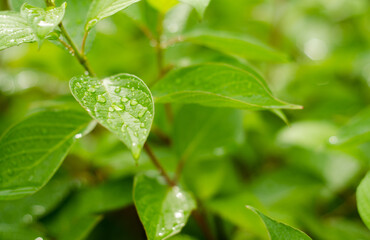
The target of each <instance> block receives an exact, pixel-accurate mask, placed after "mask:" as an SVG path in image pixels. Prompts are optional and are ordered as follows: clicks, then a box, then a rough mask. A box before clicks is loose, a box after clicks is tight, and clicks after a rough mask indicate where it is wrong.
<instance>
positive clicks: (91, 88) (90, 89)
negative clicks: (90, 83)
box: [87, 87, 95, 92]
mask: <svg viewBox="0 0 370 240" xmlns="http://www.w3.org/2000/svg"><path fill="white" fill-rule="evenodd" d="M87 91H89V92H95V88H93V87H89V89H87Z"/></svg>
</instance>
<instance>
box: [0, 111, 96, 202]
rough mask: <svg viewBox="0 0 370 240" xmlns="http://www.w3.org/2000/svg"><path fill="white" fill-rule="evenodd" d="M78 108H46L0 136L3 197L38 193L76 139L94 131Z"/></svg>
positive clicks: (0, 170)
mask: <svg viewBox="0 0 370 240" xmlns="http://www.w3.org/2000/svg"><path fill="white" fill-rule="evenodd" d="M90 123H91V118H90V117H89V116H88V115H87V114H85V113H83V112H80V111H76V110H45V111H41V112H38V113H35V114H33V115H31V116H29V117H28V118H26V119H25V120H23V121H21V122H20V123H18V124H16V125H14V126H13V127H11V128H10V129H9V130H8V131H7V132H5V134H4V135H3V136H2V137H1V138H0V200H7V199H16V198H21V197H24V196H26V195H29V194H32V193H35V192H36V191H38V190H39V189H40V188H41V187H43V186H44V185H45V184H46V183H47V182H48V181H49V180H50V178H51V177H52V176H53V175H54V173H55V172H56V170H57V169H58V168H59V166H60V164H61V163H62V162H63V160H64V158H65V156H66V155H67V153H68V151H69V149H70V147H71V146H72V144H73V143H74V142H75V140H76V139H78V138H81V137H82V136H83V135H84V134H86V133H87V132H88V131H89V130H91V129H92V128H91V125H89V124H90Z"/></svg>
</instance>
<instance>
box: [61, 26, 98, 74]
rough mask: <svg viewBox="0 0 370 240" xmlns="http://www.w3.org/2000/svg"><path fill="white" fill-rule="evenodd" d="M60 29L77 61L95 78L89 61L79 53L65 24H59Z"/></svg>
mask: <svg viewBox="0 0 370 240" xmlns="http://www.w3.org/2000/svg"><path fill="white" fill-rule="evenodd" d="M59 28H60V30H61V31H62V34H63V36H64V38H65V39H66V40H67V42H68V43H69V45H70V46H71V48H72V49H73V52H72V55H74V56H75V57H76V58H77V60H78V61H79V63H80V64H81V65H82V66H83V68H84V69H85V70H86V71H87V72H88V73H89V75H90V76H95V73H94V72H93V70H92V69H91V67H90V65H89V63H88V61H87V59H86V56H85V55H82V54H81V53H80V52H79V51H78V48H77V46H76V44H75V43H74V42H73V40H72V38H71V37H70V36H69V34H68V32H67V30H66V29H65V27H64V25H63V23H60V24H59Z"/></svg>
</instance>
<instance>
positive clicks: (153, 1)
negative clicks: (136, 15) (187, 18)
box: [148, 0, 179, 14]
mask: <svg viewBox="0 0 370 240" xmlns="http://www.w3.org/2000/svg"><path fill="white" fill-rule="evenodd" d="M148 3H149V4H150V5H151V6H152V7H154V8H155V9H157V10H158V11H159V12H161V13H162V14H165V13H167V12H168V11H169V10H170V9H171V8H172V7H173V6H175V5H176V4H178V3H179V2H178V0H148Z"/></svg>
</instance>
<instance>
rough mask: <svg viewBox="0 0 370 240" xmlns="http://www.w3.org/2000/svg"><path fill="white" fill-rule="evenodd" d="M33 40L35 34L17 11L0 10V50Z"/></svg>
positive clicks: (34, 39)
mask: <svg viewBox="0 0 370 240" xmlns="http://www.w3.org/2000/svg"><path fill="white" fill-rule="evenodd" d="M35 41H36V35H35V34H34V33H33V30H32V28H31V27H30V26H29V25H28V23H27V20H26V19H24V18H23V17H22V16H21V15H20V14H19V13H15V12H8V11H6V12H0V50H3V49H6V48H9V47H13V46H18V45H19V44H21V43H30V42H35Z"/></svg>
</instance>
